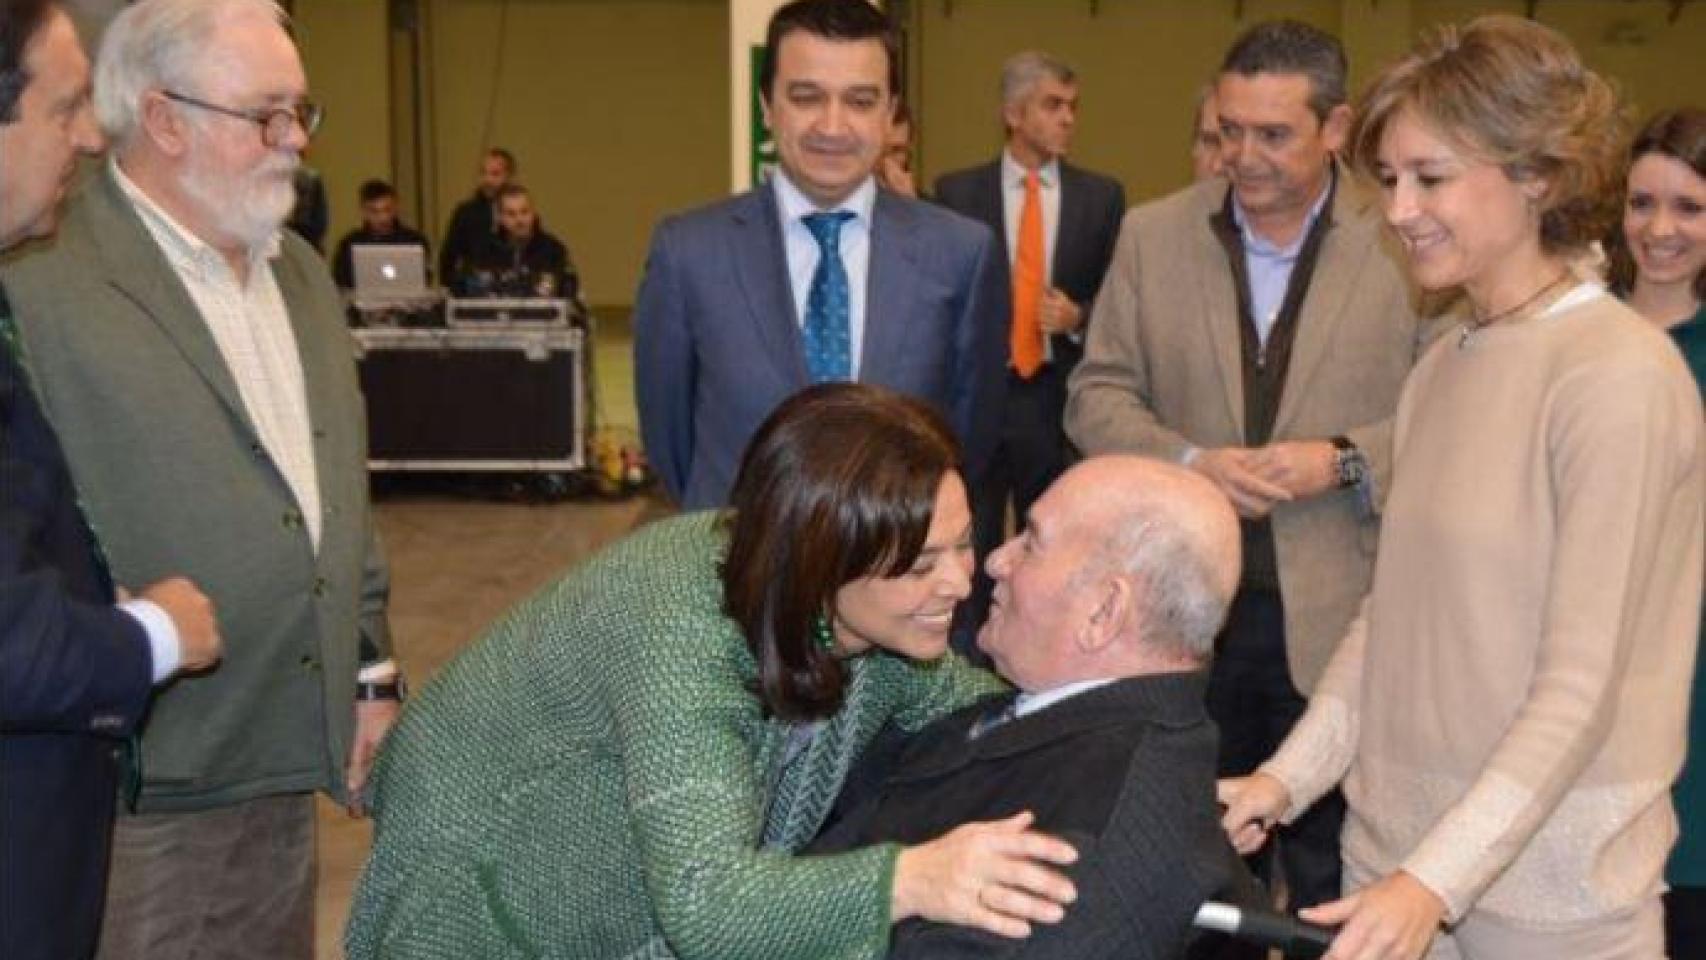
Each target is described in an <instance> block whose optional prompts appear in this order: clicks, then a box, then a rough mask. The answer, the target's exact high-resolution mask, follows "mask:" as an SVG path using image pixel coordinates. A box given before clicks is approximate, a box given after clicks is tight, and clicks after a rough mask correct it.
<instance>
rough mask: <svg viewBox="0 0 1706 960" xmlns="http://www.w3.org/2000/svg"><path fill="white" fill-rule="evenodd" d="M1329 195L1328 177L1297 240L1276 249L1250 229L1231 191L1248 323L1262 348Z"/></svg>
mask: <svg viewBox="0 0 1706 960" xmlns="http://www.w3.org/2000/svg"><path fill="white" fill-rule="evenodd" d="M1332 192H1333V178H1332V176H1328V178H1327V181H1326V183H1325V184H1323V185H1322V187H1321V195H1320V196H1319V197H1316V198H1315V205H1314V206H1313V207H1310V208H1309V217H1308V219H1306V220H1304V221H1303V229H1302V230H1301V231H1299V232H1298V234H1297V239H1295V240H1293V241H1292V242H1291V243H1290V244H1288V245H1287V246H1284V247H1277V246H1275V245H1274V244H1272V243H1271V242H1269V241H1268V240H1267V238H1265V237H1263V236H1261V235H1260V234H1258V233H1256V231H1254V230H1252V229H1251V228H1250V218H1249V217H1248V216H1246V215H1245V213H1244V208H1243V206H1241V205H1240V204H1239V203H1238V193H1237V191H1233V194H1232V219H1233V221H1234V222H1236V223H1237V224H1238V232H1239V233H1240V234H1241V235H1242V236H1243V240H1244V272H1245V273H1246V274H1248V275H1249V278H1250V313H1251V315H1252V316H1251V319H1252V320H1254V321H1255V322H1256V336H1257V338H1258V339H1259V340H1260V341H1261V344H1262V346H1263V347H1266V346H1267V345H1268V334H1269V333H1272V332H1273V329H1274V324H1275V323H1277V322H1278V321H1279V312H1280V308H1281V307H1283V306H1285V290H1286V287H1288V286H1290V285H1291V271H1292V269H1293V268H1294V267H1296V266H1297V257H1298V254H1300V253H1302V252H1303V243H1304V241H1306V240H1308V239H1309V231H1311V230H1313V229H1315V220H1316V218H1318V217H1320V216H1321V210H1322V209H1323V208H1324V207H1326V205H1327V197H1328V196H1329V195H1330V194H1332Z"/></svg>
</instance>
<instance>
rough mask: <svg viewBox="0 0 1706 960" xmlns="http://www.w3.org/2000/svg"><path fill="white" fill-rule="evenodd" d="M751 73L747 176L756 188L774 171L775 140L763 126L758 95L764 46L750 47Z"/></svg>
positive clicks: (762, 106) (768, 129)
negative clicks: (750, 117)
mask: <svg viewBox="0 0 1706 960" xmlns="http://www.w3.org/2000/svg"><path fill="white" fill-rule="evenodd" d="M751 50H752V54H751V56H752V72H751V74H750V76H751V77H752V80H751V90H752V120H751V122H750V123H749V124H748V127H749V128H750V130H751V134H750V137H749V138H748V140H747V143H748V144H749V145H750V149H749V150H748V152H747V174H748V176H749V177H750V180H749V181H748V182H750V183H751V184H752V185H753V186H755V187H756V186H758V185H759V184H761V183H764V182H766V181H768V180H769V179H770V171H772V170H774V169H776V140H775V138H773V137H771V136H770V128H769V127H767V126H765V125H764V102H763V97H762V96H761V95H760V94H761V91H762V89H763V88H762V87H761V86H760V80H759V76H760V74H761V72H762V70H763V69H764V44H762V43H755V44H753V45H752V48H751Z"/></svg>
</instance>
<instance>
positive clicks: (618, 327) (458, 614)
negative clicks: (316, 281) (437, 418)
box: [317, 317, 669, 960]
mask: <svg viewBox="0 0 1706 960" xmlns="http://www.w3.org/2000/svg"><path fill="white" fill-rule="evenodd" d="M631 349H632V348H631V338H630V337H629V335H628V327H627V323H626V318H625V317H616V318H615V319H614V320H613V321H612V322H609V323H606V324H604V325H603V327H602V328H601V329H600V331H599V336H598V338H597V349H596V353H595V364H596V367H595V369H596V378H595V379H596V383H597V410H598V413H599V423H600V425H601V426H603V427H604V428H605V429H606V430H607V431H608V432H609V433H610V434H612V435H613V436H614V438H615V441H616V442H617V443H637V439H636V433H637V431H636V426H637V424H638V419H637V417H636V416H635V414H634V404H633V373H632V362H631V359H630V357H631ZM407 486H408V487H409V488H410V489H409V490H407V491H396V492H391V493H387V494H385V495H382V496H380V497H379V498H378V499H376V501H375V514H376V516H377V518H378V524H379V531H380V536H381V537H382V538H383V540H384V544H385V550H386V553H387V555H388V557H389V559H390V562H391V584H392V589H391V629H392V633H393V635H394V637H395V640H396V646H397V655H398V658H399V660H400V661H401V662H402V666H403V669H404V671H405V672H406V673H407V674H408V677H409V681H410V682H411V683H413V684H414V685H415V686H417V687H418V686H420V685H421V684H422V683H424V682H425V681H426V680H427V679H428V678H430V677H431V676H432V675H433V674H434V673H435V672H437V670H438V669H439V668H440V667H442V666H443V665H444V664H445V663H446V662H447V661H449V660H450V659H451V658H452V657H454V656H455V655H456V654H457V652H458V651H460V650H461V649H462V648H463V647H464V646H465V645H466V644H467V643H468V642H469V641H470V640H472V639H473V638H474V637H476V636H478V635H479V633H480V631H481V630H482V629H483V628H484V627H485V626H486V625H487V624H489V623H491V622H492V621H493V620H495V619H496V618H497V617H498V616H499V615H500V614H501V613H503V612H504V611H505V610H507V609H509V607H510V606H512V605H514V604H515V603H516V602H517V601H519V600H521V599H522V598H524V597H526V596H527V595H529V594H531V593H533V592H534V591H535V590H537V589H538V588H539V587H541V586H543V585H544V584H545V583H547V582H549V581H550V580H552V579H554V578H555V577H556V576H557V575H558V574H559V573H561V572H562V571H563V570H565V569H567V568H568V567H570V566H573V565H574V564H575V563H577V562H578V561H580V560H581V559H583V558H585V557H586V556H588V555H589V554H591V553H593V552H594V551H596V550H597V549H599V548H600V547H602V546H603V545H605V544H607V543H609V542H611V541H612V540H615V539H618V538H619V537H621V536H622V535H623V534H625V533H627V532H628V531H629V530H631V529H633V528H634V527H635V526H637V525H639V524H641V523H644V522H645V521H646V520H648V519H651V518H653V517H655V516H658V515H661V514H663V513H667V512H669V508H668V507H666V506H665V505H664V504H662V503H661V502H659V501H658V500H656V499H654V498H651V497H636V498H632V499H627V500H608V501H607V500H598V499H582V500H573V501H565V502H560V503H527V502H504V501H502V500H499V499H493V498H491V497H490V496H482V495H481V492H480V491H481V490H485V491H488V492H489V491H491V490H493V489H495V488H496V487H498V486H501V485H500V484H495V483H487V484H483V485H480V486H478V487H477V486H476V485H473V484H449V485H447V484H419V483H411V484H407ZM435 487H436V488H438V489H436V490H435V489H432V488H435ZM371 841H372V827H371V826H370V824H369V823H368V822H367V821H365V820H355V819H352V818H350V817H349V816H348V815H347V814H346V813H345V812H344V811H343V809H342V808H340V807H337V806H334V805H333V804H331V803H330V802H328V801H326V800H325V799H323V798H322V799H321V801H320V809H319V848H320V850H319V853H320V877H319V891H318V894H319V895H318V915H317V927H318V929H317V937H318V950H317V957H318V958H319V960H340V958H342V957H343V955H344V954H343V928H344V921H345V919H346V918H347V917H348V915H349V901H350V895H351V893H352V892H353V890H354V887H355V882H356V878H357V877H358V876H359V875H360V872H361V867H362V864H363V863H364V862H365V861H366V859H367V851H368V847H369V844H370V843H371Z"/></svg>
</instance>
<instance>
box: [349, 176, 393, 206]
mask: <svg viewBox="0 0 1706 960" xmlns="http://www.w3.org/2000/svg"><path fill="white" fill-rule="evenodd" d="M358 195H359V196H360V197H361V202H362V203H372V202H373V201H375V200H381V199H384V198H385V197H395V196H396V195H397V188H396V187H393V186H391V185H390V184H389V183H386V182H385V181H383V180H380V179H378V178H375V179H372V180H368V181H365V182H363V183H362V185H361V189H360V191H358Z"/></svg>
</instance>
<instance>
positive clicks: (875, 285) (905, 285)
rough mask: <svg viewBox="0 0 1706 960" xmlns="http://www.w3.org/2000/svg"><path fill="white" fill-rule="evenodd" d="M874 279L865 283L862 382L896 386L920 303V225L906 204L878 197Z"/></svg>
mask: <svg viewBox="0 0 1706 960" xmlns="http://www.w3.org/2000/svg"><path fill="white" fill-rule="evenodd" d="M870 249H871V255H870V276H868V277H867V278H866V279H865V340H864V346H863V347H862V348H861V352H860V358H861V359H860V361H859V379H860V380H862V381H865V382H867V383H894V382H898V381H899V380H900V379H901V378H900V377H899V376H898V370H897V368H898V367H899V366H900V365H902V364H903V363H904V362H905V361H906V360H907V359H908V358H907V356H906V342H907V338H908V336H909V335H910V334H911V332H912V328H913V323H912V317H913V315H914V313H915V311H914V310H913V309H912V305H913V300H914V299H916V290H917V276H918V274H917V268H916V264H917V262H918V225H917V221H916V220H915V218H914V216H913V213H912V211H911V210H910V209H908V208H907V207H906V205H905V204H903V203H901V202H900V201H897V200H895V199H894V198H893V197H891V196H889V194H888V192H887V191H884V190H878V191H877V202H876V205H875V206H874V207H873V208H872V210H871V248H870Z"/></svg>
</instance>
